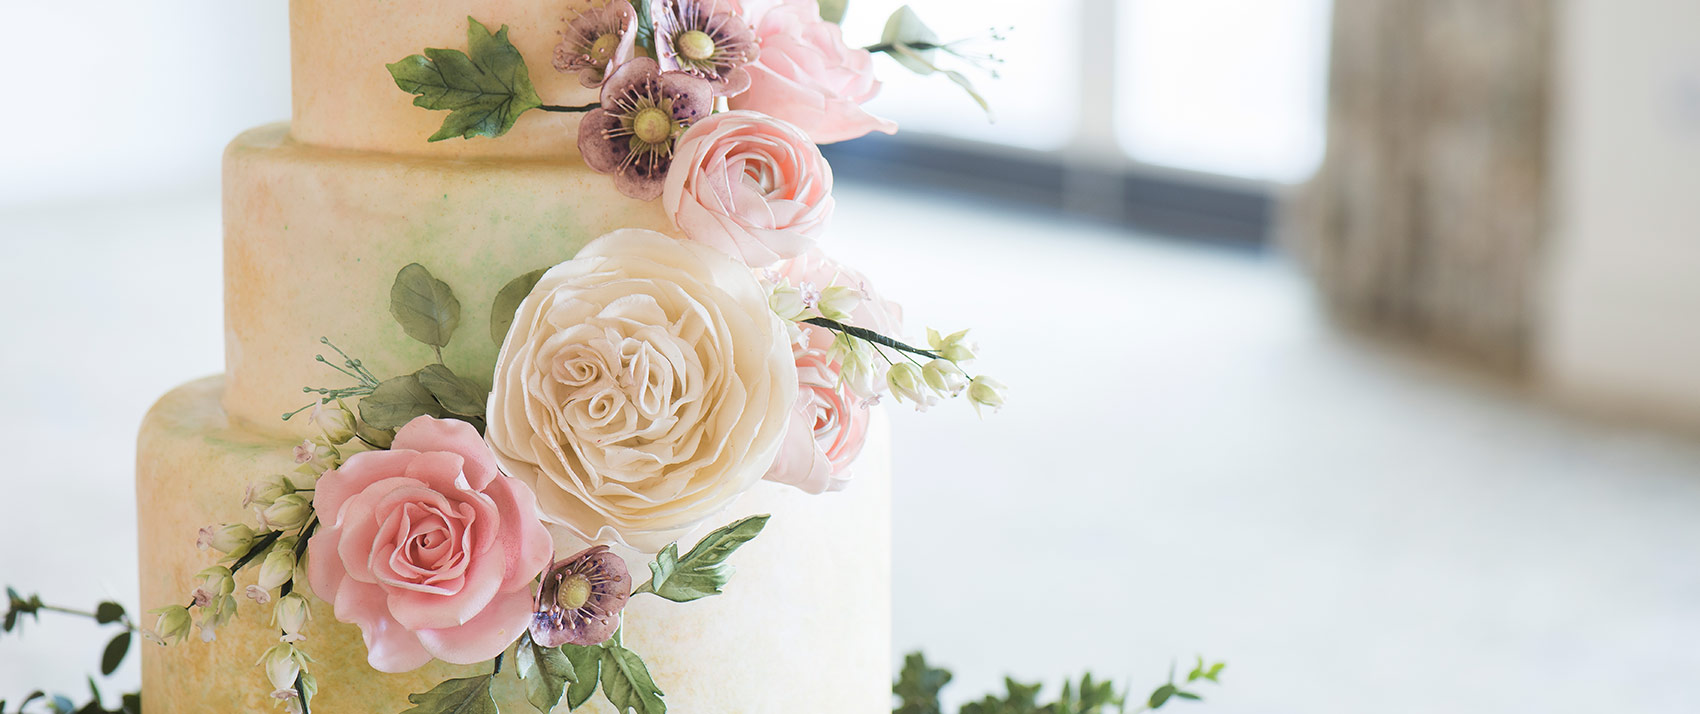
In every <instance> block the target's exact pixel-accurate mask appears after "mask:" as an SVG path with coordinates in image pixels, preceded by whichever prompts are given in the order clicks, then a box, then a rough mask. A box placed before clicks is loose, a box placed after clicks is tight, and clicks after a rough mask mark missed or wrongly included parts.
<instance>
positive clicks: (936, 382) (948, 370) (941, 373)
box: [921, 359, 968, 397]
mask: <svg viewBox="0 0 1700 714" xmlns="http://www.w3.org/2000/svg"><path fill="white" fill-rule="evenodd" d="M921 376H922V377H924V378H926V380H927V386H929V387H932V388H933V391H935V392H938V393H939V394H942V395H944V396H947V397H954V396H956V395H958V394H961V393H962V390H964V389H967V388H968V375H965V374H963V373H962V369H961V368H960V367H957V366H956V363H954V362H951V361H950V360H947V359H935V360H932V361H930V362H928V363H927V364H926V365H925V366H923V367H921Z"/></svg>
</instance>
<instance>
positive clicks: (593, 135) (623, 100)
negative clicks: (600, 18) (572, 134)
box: [578, 57, 714, 201]
mask: <svg viewBox="0 0 1700 714" xmlns="http://www.w3.org/2000/svg"><path fill="white" fill-rule="evenodd" d="M713 102H714V93H713V91H712V90H711V89H710V87H709V85H708V80H706V79H703V78H701V77H697V76H695V75H690V74H686V73H684V72H662V71H661V67H660V66H659V65H657V64H656V62H655V60H652V59H650V58H648V57H638V58H635V59H633V60H632V61H630V62H627V63H625V64H623V65H620V67H619V68H618V69H615V70H614V74H613V75H612V76H610V77H609V78H608V81H607V82H606V83H604V84H603V85H602V105H601V106H599V107H597V108H595V109H592V110H590V112H589V113H587V114H585V115H584V121H582V122H580V123H579V125H578V151H579V153H580V154H581V155H583V156H584V163H585V164H586V165H588V166H590V168H591V169H592V170H594V171H596V172H598V173H604V174H614V186H615V188H618V189H620V193H623V194H625V195H627V196H631V197H632V198H635V199H638V200H641V201H650V200H654V199H656V198H659V197H660V196H661V186H662V184H663V183H664V182H665V181H666V179H667V168H668V167H669V166H672V165H673V143H674V142H675V141H677V140H678V138H679V135H680V134H683V133H685V129H686V128H687V127H689V126H690V125H692V124H694V123H696V121H697V120H698V119H701V118H703V117H706V116H708V114H709V112H710V111H712V110H713V108H714V104H713Z"/></svg>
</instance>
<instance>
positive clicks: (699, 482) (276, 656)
mask: <svg viewBox="0 0 1700 714" xmlns="http://www.w3.org/2000/svg"><path fill="white" fill-rule="evenodd" d="M833 14H834V13H833V11H832V9H831V8H830V7H820V6H817V4H816V2H815V0H742V2H741V3H740V2H735V1H733V0H720V1H719V2H695V1H694V0H656V1H655V2H644V1H642V0H639V1H637V2H627V1H626V0H613V1H612V2H579V3H572V2H559V1H553V2H534V1H530V0H524V1H515V0H429V1H417V2H411V3H405V4H403V3H396V2H393V0H292V1H291V3H290V28H289V29H290V38H291V60H292V70H293V73H292V82H293V115H292V117H291V120H290V121H289V122H288V123H280V124H275V125H269V126H263V127H259V128H256V129H253V130H250V131H248V132H246V133H243V134H242V135H240V136H238V137H236V139H235V140H234V141H233V142H232V143H231V144H230V145H229V148H228V149H227V150H226V152H225V156H224V167H223V171H224V174H223V175H224V180H223V193H224V202H223V207H224V269H225V281H224V284H225V296H224V299H225V304H224V307H225V341H226V352H225V358H226V359H225V364H226V372H225V374H223V375H221V376H216V377H209V378H206V379H203V380H200V381H196V382H192V383H190V384H187V385H184V386H182V387H180V388H178V389H176V390H174V391H172V392H171V393H169V394H167V395H166V396H165V397H164V398H162V399H161V400H160V401H159V403H158V404H157V405H156V406H155V407H154V408H153V410H152V411H151V412H150V413H149V414H148V416H147V419H146V421H145V422H144V424H143V426H142V429H141V436H140V443H139V448H138V465H137V500H138V509H139V521H140V559H141V598H142V604H143V607H144V608H147V609H151V610H152V611H153V612H154V613H155V614H156V615H157V623H156V624H154V627H153V628H152V633H151V634H152V635H153V636H154V638H155V639H156V640H157V641H159V642H160V643H162V644H172V645H173V646H170V647H151V646H150V647H146V648H144V654H143V658H142V677H143V683H144V690H143V692H144V702H145V706H146V708H147V709H148V710H149V711H153V712H171V713H173V714H196V713H200V712H207V713H212V712H217V713H220V714H224V713H228V712H259V711H270V710H274V709H276V708H278V707H287V708H288V709H289V710H290V711H303V710H309V711H317V712H322V713H324V714H351V713H354V712H361V713H365V712H402V711H409V712H418V713H419V714H430V713H431V712H439V711H440V712H492V711H501V712H529V711H545V712H547V711H559V712H565V711H568V710H569V709H572V710H578V711H590V712H599V713H600V712H612V711H628V710H629V711H638V712H660V711H666V710H667V709H668V708H671V709H673V710H674V711H678V712H734V711H736V712H821V713H826V712H858V713H863V714H865V713H866V712H873V711H881V710H883V709H884V708H886V707H889V706H890V702H891V691H890V665H891V653H890V642H889V631H890V612H891V609H890V563H891V541H890V505H889V497H890V487H891V472H890V469H889V451H888V434H887V428H886V424H885V422H884V420H883V417H882V416H881V414H880V412H879V409H878V408H875V407H873V402H876V401H878V399H879V398H880V397H881V395H884V396H885V397H886V398H887V400H888V402H889V400H891V399H892V398H895V399H896V400H897V401H899V402H911V403H913V404H915V405H916V406H925V405H927V404H930V403H932V402H933V401H935V400H937V399H939V398H941V397H949V396H955V395H958V394H962V395H966V397H967V398H968V399H969V400H971V401H972V402H973V403H974V404H975V406H976V407H981V406H986V407H996V406H997V405H998V404H999V403H1001V392H1000V391H999V385H997V384H996V382H994V381H992V380H990V379H988V378H985V377H978V378H975V377H972V376H970V375H969V374H968V373H966V372H964V371H963V369H962V365H966V364H968V363H969V361H970V360H971V359H972V358H973V352H972V347H971V346H970V345H969V343H968V342H967V341H966V340H965V339H964V338H963V335H962V334H961V333H955V334H950V335H940V334H937V333H931V331H929V332H930V333H931V334H930V336H929V341H928V343H927V344H928V346H927V347H925V348H919V347H911V346H910V345H908V344H905V343H904V342H902V341H901V335H900V330H901V328H900V322H899V320H900V316H899V312H898V310H897V309H896V307H895V305H893V304H892V303H889V302H887V301H885V300H883V299H881V298H880V297H879V296H877V295H876V294H874V293H873V291H872V289H871V286H870V285H869V284H868V282H867V281H866V279H865V278H863V277H862V276H861V274H860V273H858V272H856V271H855V270H852V269H850V268H849V267H847V266H843V265H840V264H837V263H836V262H834V261H833V260H832V259H831V258H830V257H828V255H829V254H830V252H831V244H832V241H833V240H834V239H835V238H838V239H841V238H842V237H837V236H833V235H831V231H830V229H829V221H828V219H829V217H830V214H831V212H832V210H833V203H832V196H831V188H832V175H831V171H830V168H829V167H828V166H827V164H826V162H825V160H824V159H822V158H821V156H820V153H819V151H818V148H817V146H816V145H817V144H818V143H825V142H831V141H838V140H843V139H848V138H853V137H854V136H859V135H861V134H864V133H867V132H868V131H886V132H889V131H892V130H893V129H894V126H893V125H892V124H891V123H890V122H887V121H885V120H883V119H880V118H878V117H875V116H873V115H871V114H868V113H867V112H866V111H864V110H862V109H861V107H860V104H861V103H862V102H863V101H865V100H867V99H868V98H869V97H871V96H872V95H873V93H874V92H875V91H876V90H877V88H878V83H877V82H876V81H874V80H873V78H872V75H871V74H870V71H871V70H870V67H871V64H870V63H871V59H870V54H869V52H868V51H866V50H864V49H855V48H852V47H850V46H848V45H846V44H845V43H844V41H843V39H842V36H841V34H840V32H839V30H838V27H837V25H836V24H834V22H833V20H834V19H835V18H833V17H832V15H833ZM899 39H900V40H901V39H902V38H899ZM886 44H887V45H891V44H892V43H890V42H887V43H886ZM897 44H902V43H901V42H899V43H897ZM426 48H432V49H426ZM887 51H889V50H887ZM444 112H448V113H447V114H445V113H444ZM427 139H430V140H429V141H428V140H427ZM899 356H901V357H907V358H909V359H907V360H905V359H900V358H899ZM882 357H886V358H888V359H890V360H891V362H893V363H895V364H897V365H900V366H899V367H890V366H888V361H887V360H885V359H881V358H882ZM852 460H854V465H853V466H852V465H851V461H852ZM758 535H759V537H757V536H758ZM197 543H198V545H199V547H197ZM693 543H695V544H696V545H694V546H693V545H692V544H693ZM733 565H735V566H736V575H735V576H734V575H733V572H732V570H733V568H732V566H733ZM184 640H196V641H193V642H184Z"/></svg>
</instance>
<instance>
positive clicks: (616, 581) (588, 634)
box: [531, 545, 632, 647]
mask: <svg viewBox="0 0 1700 714" xmlns="http://www.w3.org/2000/svg"><path fill="white" fill-rule="evenodd" d="M631 596H632V576H631V574H630V573H628V572H627V571H626V561H625V560H624V559H622V558H621V557H620V556H618V555H615V554H614V553H613V552H611V551H609V550H608V546H605V545H599V546H596V547H594V548H588V549H585V550H583V551H581V552H579V554H578V555H575V556H573V557H571V558H567V559H565V560H559V561H556V562H555V564H553V565H550V566H549V569H548V570H545V571H543V585H542V587H539V588H538V589H537V607H536V609H534V610H533V611H532V614H531V640H532V641H533V642H536V643H537V644H540V645H542V646H544V647H560V646H561V645H565V644H574V645H581V646H589V645H598V644H602V643H603V642H606V641H607V640H608V638H610V637H613V636H614V631H615V630H618V629H620V612H621V611H622V610H625V609H626V600H627V599H629V598H630V597H631Z"/></svg>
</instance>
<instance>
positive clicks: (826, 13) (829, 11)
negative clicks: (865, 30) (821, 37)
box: [820, 0, 850, 24]
mask: <svg viewBox="0 0 1700 714" xmlns="http://www.w3.org/2000/svg"><path fill="white" fill-rule="evenodd" d="M848 4H850V2H849V0H820V19H822V20H826V21H827V22H832V23H838V24H843V23H844V6H846V5H848Z"/></svg>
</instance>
